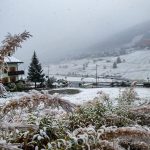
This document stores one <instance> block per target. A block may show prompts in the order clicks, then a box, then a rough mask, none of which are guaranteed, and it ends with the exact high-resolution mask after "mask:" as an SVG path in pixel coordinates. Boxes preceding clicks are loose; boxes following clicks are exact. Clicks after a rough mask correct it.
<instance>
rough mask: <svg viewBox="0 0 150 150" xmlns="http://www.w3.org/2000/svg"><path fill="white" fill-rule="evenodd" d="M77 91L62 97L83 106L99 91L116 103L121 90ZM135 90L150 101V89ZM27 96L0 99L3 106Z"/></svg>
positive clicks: (25, 94) (90, 89)
mask: <svg viewBox="0 0 150 150" xmlns="http://www.w3.org/2000/svg"><path fill="white" fill-rule="evenodd" d="M64 89H68V88H64ZM76 89H78V90H80V93H78V94H74V95H68V94H62V95H61V97H62V98H63V99H66V100H68V101H70V102H72V103H74V104H83V103H85V102H87V101H90V100H93V99H94V98H95V97H97V96H98V94H97V93H98V92H99V91H103V92H105V93H106V94H109V96H110V99H112V100H114V103H115V99H116V98H117V97H118V95H119V90H120V89H119V88H88V89H84V88H76ZM123 89H124V88H121V90H123ZM58 90H59V89H58ZM135 90H136V92H137V94H138V96H139V97H140V98H141V100H147V101H150V88H136V89H135ZM27 95H28V93H26V92H17V93H11V95H10V97H8V98H0V103H1V104H2V103H4V102H6V101H8V100H12V99H18V98H19V97H22V96H27Z"/></svg>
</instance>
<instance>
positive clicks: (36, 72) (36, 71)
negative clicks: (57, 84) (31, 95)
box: [28, 51, 45, 88]
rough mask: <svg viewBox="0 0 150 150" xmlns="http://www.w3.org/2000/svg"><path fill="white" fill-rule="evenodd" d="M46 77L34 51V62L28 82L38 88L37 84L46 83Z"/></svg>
mask: <svg viewBox="0 0 150 150" xmlns="http://www.w3.org/2000/svg"><path fill="white" fill-rule="evenodd" d="M44 76H45V75H44V73H43V70H42V66H41V64H40V63H39V60H38V58H37V55H36V52H35V51H34V54H33V57H32V61H31V63H30V66H29V69H28V80H29V81H32V82H34V83H35V88H36V84H37V82H41V83H42V82H44Z"/></svg>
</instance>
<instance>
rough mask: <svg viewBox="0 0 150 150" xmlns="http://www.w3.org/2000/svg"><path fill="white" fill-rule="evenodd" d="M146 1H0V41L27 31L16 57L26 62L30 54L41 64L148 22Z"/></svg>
mask: <svg viewBox="0 0 150 150" xmlns="http://www.w3.org/2000/svg"><path fill="white" fill-rule="evenodd" d="M149 14H150V0H0V41H2V40H3V38H4V36H5V35H7V33H8V32H10V33H12V34H14V33H21V32H23V31H24V30H27V31H29V32H30V33H31V34H32V35H33V37H32V38H31V39H30V40H28V41H27V42H25V43H23V47H22V49H18V51H17V53H16V56H17V57H18V58H19V59H21V60H23V61H25V62H26V64H27V63H29V61H30V59H31V56H32V54H33V51H34V50H35V51H36V52H37V55H38V57H39V59H40V61H41V62H42V63H47V62H48V61H49V62H53V61H55V60H59V59H60V58H61V57H62V56H65V55H68V54H69V53H71V52H80V51H82V49H85V48H86V47H89V46H91V45H93V44H95V43H98V42H100V41H101V40H104V39H105V38H107V37H109V36H110V35H112V34H114V33H116V32H119V31H122V30H124V29H126V28H128V27H131V26H133V25H136V24H138V23H142V22H144V21H147V20H149V19H150V16H149Z"/></svg>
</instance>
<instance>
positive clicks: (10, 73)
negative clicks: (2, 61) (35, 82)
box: [8, 70, 24, 76]
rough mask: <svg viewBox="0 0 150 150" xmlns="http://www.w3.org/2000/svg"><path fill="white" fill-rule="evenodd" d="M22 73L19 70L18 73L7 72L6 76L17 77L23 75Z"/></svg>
mask: <svg viewBox="0 0 150 150" xmlns="http://www.w3.org/2000/svg"><path fill="white" fill-rule="evenodd" d="M23 74H24V71H23V70H20V71H9V72H8V76H17V75H23Z"/></svg>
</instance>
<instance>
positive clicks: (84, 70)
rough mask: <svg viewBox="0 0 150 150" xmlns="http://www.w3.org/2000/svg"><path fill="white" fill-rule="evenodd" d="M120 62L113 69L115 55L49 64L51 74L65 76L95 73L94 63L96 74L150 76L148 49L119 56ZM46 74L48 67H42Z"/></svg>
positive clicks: (130, 76)
mask: <svg viewBox="0 0 150 150" xmlns="http://www.w3.org/2000/svg"><path fill="white" fill-rule="evenodd" d="M120 58H121V60H122V63H120V64H118V65H117V68H116V69H113V68H112V66H113V63H114V62H115V61H116V59H117V57H99V58H85V59H80V60H71V61H66V62H61V63H60V64H55V65H49V70H50V73H51V74H52V75H51V76H53V75H54V76H55V75H58V74H61V75H62V74H63V75H65V76H76V75H80V76H82V75H89V76H92V75H94V76H95V74H96V65H98V70H97V71H98V76H103V75H115V76H119V75H121V76H122V77H124V78H129V79H134V80H136V79H139V80H141V79H144V80H147V77H150V50H147V49H142V50H138V51H134V52H132V53H129V54H126V55H122V56H120ZM44 72H45V74H47V72H48V67H44Z"/></svg>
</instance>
